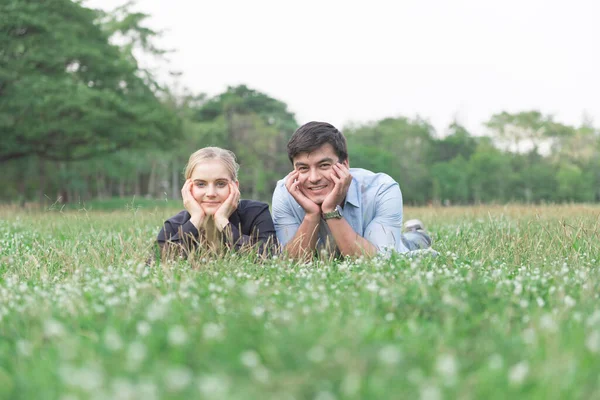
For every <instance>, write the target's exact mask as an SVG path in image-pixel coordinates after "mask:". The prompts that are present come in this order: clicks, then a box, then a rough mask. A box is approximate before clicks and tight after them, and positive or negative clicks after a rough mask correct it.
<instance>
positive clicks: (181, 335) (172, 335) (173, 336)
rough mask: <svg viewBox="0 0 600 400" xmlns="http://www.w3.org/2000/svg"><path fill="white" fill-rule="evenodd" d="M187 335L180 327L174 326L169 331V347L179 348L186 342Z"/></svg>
mask: <svg viewBox="0 0 600 400" xmlns="http://www.w3.org/2000/svg"><path fill="white" fill-rule="evenodd" d="M187 338H188V335H187V333H186V331H185V329H184V328H183V327H182V326H181V325H175V326H174V327H172V328H171V329H169V333H168V335H167V339H168V341H169V344H170V345H171V346H181V345H184V344H185V343H186V342H187Z"/></svg>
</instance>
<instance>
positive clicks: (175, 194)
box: [171, 161, 181, 199]
mask: <svg viewBox="0 0 600 400" xmlns="http://www.w3.org/2000/svg"><path fill="white" fill-rule="evenodd" d="M171 198H172V199H180V198H181V191H180V188H179V173H178V171H177V163H176V162H175V161H173V163H172V168H171Z"/></svg>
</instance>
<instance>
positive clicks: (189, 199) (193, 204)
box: [181, 179, 206, 230]
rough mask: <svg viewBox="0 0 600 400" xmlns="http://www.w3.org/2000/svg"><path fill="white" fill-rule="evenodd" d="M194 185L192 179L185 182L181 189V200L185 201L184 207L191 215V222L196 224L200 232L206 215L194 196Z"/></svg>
mask: <svg viewBox="0 0 600 400" xmlns="http://www.w3.org/2000/svg"><path fill="white" fill-rule="evenodd" d="M193 185H194V182H192V180H191V179H188V180H186V181H185V183H184V184H183V187H182V188H181V198H182V199H183V206H184V207H185V209H186V210H187V212H189V213H190V215H191V218H190V222H191V223H192V224H194V226H195V227H196V229H198V230H200V227H201V226H202V223H203V222H204V218H205V217H206V214H205V213H204V210H203V209H202V207H201V206H200V204H198V202H197V201H196V199H195V198H194V196H193V195H192V189H193Z"/></svg>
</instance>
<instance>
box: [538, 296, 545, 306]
mask: <svg viewBox="0 0 600 400" xmlns="http://www.w3.org/2000/svg"><path fill="white" fill-rule="evenodd" d="M535 301H536V302H537V304H538V306H540V307H544V305H545V304H546V302H545V301H544V299H542V298H541V297H538V298H537V299H535Z"/></svg>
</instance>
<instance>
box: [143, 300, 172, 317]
mask: <svg viewBox="0 0 600 400" xmlns="http://www.w3.org/2000/svg"><path fill="white" fill-rule="evenodd" d="M166 315H167V305H166V304H165V303H164V302H157V301H155V302H153V303H152V304H150V306H148V310H147V311H146V318H148V319H149V320H150V321H158V320H161V319H163V318H164V317H165V316H166Z"/></svg>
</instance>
